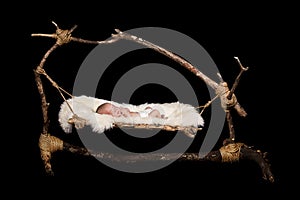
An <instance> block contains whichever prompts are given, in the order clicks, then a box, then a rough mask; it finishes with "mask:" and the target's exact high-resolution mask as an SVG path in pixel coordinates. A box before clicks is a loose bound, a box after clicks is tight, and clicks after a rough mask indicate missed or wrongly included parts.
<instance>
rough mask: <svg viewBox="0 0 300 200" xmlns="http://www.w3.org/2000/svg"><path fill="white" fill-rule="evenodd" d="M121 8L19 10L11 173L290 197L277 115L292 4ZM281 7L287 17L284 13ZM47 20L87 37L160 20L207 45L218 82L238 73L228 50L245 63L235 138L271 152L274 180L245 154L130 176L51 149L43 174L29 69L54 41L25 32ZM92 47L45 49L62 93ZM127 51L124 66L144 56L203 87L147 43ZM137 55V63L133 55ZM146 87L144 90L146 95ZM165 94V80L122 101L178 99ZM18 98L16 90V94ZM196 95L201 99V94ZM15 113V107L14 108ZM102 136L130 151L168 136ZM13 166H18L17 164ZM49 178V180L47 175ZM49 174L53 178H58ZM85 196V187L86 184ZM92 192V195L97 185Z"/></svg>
mask: <svg viewBox="0 0 300 200" xmlns="http://www.w3.org/2000/svg"><path fill="white" fill-rule="evenodd" d="M125 5H126V6H129V8H130V9H125V7H124V9H122V8H121V9H120V6H121V5H120V4H119V3H116V4H115V5H114V4H112V5H106V4H103V5H99V6H95V5H92V4H85V3H83V4H82V5H79V6H76V9H74V8H73V7H72V6H71V7H66V8H65V9H58V8H55V7H53V8H52V7H50V5H49V6H48V5H43V6H39V5H38V6H36V7H35V9H33V11H32V12H30V14H28V15H24V19H26V20H24V21H23V20H21V21H22V22H23V23H22V24H23V26H24V27H25V28H24V30H25V34H24V35H23V37H24V39H25V45H22V46H21V47H20V48H21V49H22V50H21V51H22V52H23V53H22V55H24V56H25V57H26V60H25V65H24V66H22V69H21V71H19V74H18V75H21V76H18V77H20V78H19V79H18V80H20V84H19V86H18V91H20V92H19V94H22V95H25V97H26V100H23V103H24V104H26V106H23V107H22V109H24V111H26V112H27V114H26V115H24V116H22V120H21V121H22V122H26V124H25V125H24V127H26V131H22V133H21V135H20V137H19V135H18V137H17V138H19V139H20V141H19V142H21V144H20V146H19V147H22V150H19V149H17V152H18V154H16V155H19V154H20V152H22V153H21V155H19V156H18V157H19V159H17V158H18V157H17V158H16V159H13V160H15V162H16V163H18V164H16V165H14V167H15V168H14V169H15V170H14V173H11V175H16V177H19V178H21V177H22V179H23V177H24V176H25V179H23V180H27V178H29V180H30V179H32V180H38V182H37V183H41V184H42V183H43V184H45V183H46V182H48V180H49V179H50V180H51V181H49V182H48V183H51V184H52V183H53V185H55V184H58V183H60V184H62V185H64V184H65V185H77V186H78V185H79V186H92V185H93V186H95V185H97V186H99V190H100V187H102V186H104V185H109V186H112V187H113V188H114V187H115V188H120V187H122V186H128V185H132V187H131V189H130V190H131V191H135V187H137V186H140V187H143V186H145V188H144V189H141V191H143V192H144V194H148V193H154V194H157V193H155V192H161V193H162V194H167V195H168V194H172V193H173V194H175V195H176V194H177V193H181V194H182V193H186V194H188V193H192V194H196V195H200V196H201V195H211V197H214V196H215V195H221V196H223V197H228V196H231V195H236V194H237V193H240V192H242V193H243V194H244V195H246V196H248V195H249V196H250V195H253V196H256V195H257V196H259V195H263V194H266V195H274V196H275V195H282V194H284V195H288V194H289V193H288V192H287V188H288V187H287V186H288V182H287V176H286V175H285V172H286V167H287V166H289V165H293V164H288V163H290V161H288V160H289V159H288V158H284V155H285V154H286V148H285V147H283V146H285V145H286V144H285V143H286V142H285V141H286V140H287V139H286V137H287V136H284V134H288V130H289V128H290V126H289V124H291V123H292V122H291V121H290V120H289V115H284V114H282V112H283V111H285V110H287V109H286V108H288V110H289V109H290V108H293V106H292V105H291V104H287V103H286V100H287V99H286V98H287V97H286V96H289V94H290V93H288V91H289V87H288V86H289V85H286V83H287V81H291V80H290V79H289V78H287V77H288V75H287V73H286V72H287V71H291V70H290V69H289V68H290V67H291V66H290V65H289V59H288V57H289V55H290V54H289V52H290V50H289V49H288V48H287V46H286V44H288V43H290V42H292V41H291V35H292V34H293V31H292V29H293V28H294V27H295V24H293V23H292V22H293V19H294V17H293V12H289V9H290V7H285V6H282V5H266V6H264V5H257V4H246V5H240V6H232V5H218V4H217V3H216V4H215V5H209V6H208V5H204V4H203V5H201V4H200V5H198V6H196V5H188V4H186V5H180V6H176V7H172V6H170V7H168V6H164V7H163V6H162V5H160V4H153V5H147V4H145V5H142V4H141V5H138V4H134V8H133V7H132V5H131V4H130V3H128V4H126V3H125ZM172 5H173V4H172ZM52 6H53V5H52ZM114 6H118V7H119V9H118V10H116V9H115V8H114ZM223 6H224V7H223ZM225 6H227V7H225ZM45 7H47V11H46V9H45V10H44V9H43V8H45ZM121 7H122V6H121ZM147 8H149V9H147ZM283 12H286V13H288V14H282V13H283ZM51 21H55V22H56V23H57V24H58V25H59V27H60V28H62V29H69V28H71V27H73V26H74V25H78V27H77V29H76V30H75V31H74V32H73V36H74V37H80V38H84V39H90V40H103V39H106V38H108V37H109V36H110V34H111V33H113V32H114V29H115V28H118V29H120V30H124V31H125V30H129V29H133V28H139V27H163V28H169V29H173V30H176V31H179V32H181V33H183V34H186V35H187V36H189V37H191V38H193V39H194V40H196V41H197V42H198V43H199V44H201V45H202V46H203V47H204V48H205V49H206V51H207V52H208V53H209V54H210V56H211V57H212V59H213V60H214V62H215V63H216V65H217V66H218V68H219V70H220V72H221V74H222V76H223V79H224V80H225V81H227V82H228V83H229V85H232V83H233V82H234V79H235V77H236V76H237V74H238V72H239V68H238V65H237V63H236V61H235V60H234V59H233V57H234V56H238V57H239V58H240V60H241V62H242V63H243V64H244V65H245V66H248V67H249V70H248V71H247V72H245V73H244V74H243V76H242V79H241V81H240V84H239V86H238V88H237V90H236V95H237V97H238V100H239V102H240V104H241V105H242V106H243V107H244V108H245V109H246V111H247V112H248V116H247V117H246V118H240V117H239V116H238V115H236V114H235V113H233V121H234V126H235V128H236V139H237V141H241V142H244V143H246V144H247V145H250V146H254V147H255V148H257V149H260V150H261V151H263V152H268V153H269V160H270V163H271V164H272V168H271V169H272V171H273V173H274V176H275V183H274V184H271V183H269V182H266V181H265V180H263V179H262V174H261V171H260V168H259V167H258V165H256V164H255V163H252V162H248V161H242V162H239V163H233V164H217V163H204V162H174V163H172V164H171V165H169V166H167V167H166V168H163V169H161V170H158V171H154V172H151V173H144V174H132V173H124V172H119V171H116V170H114V169H111V168H109V167H107V166H105V165H103V164H102V163H100V162H99V161H97V160H95V159H93V158H86V157H82V156H78V155H74V154H71V153H67V152H59V153H57V154H55V155H53V158H52V167H53V170H54V172H55V177H54V178H49V177H47V176H46V175H45V172H44V168H43V164H42V161H41V159H40V155H39V149H38V138H39V134H40V132H41V130H42V112H41V107H40V97H39V93H38V90H37V88H36V85H35V80H34V75H33V71H32V70H33V69H34V68H35V67H36V66H37V65H38V63H39V62H40V60H41V58H42V56H43V55H44V53H45V52H46V51H47V50H48V49H49V48H50V47H51V46H52V45H53V44H54V40H53V39H50V38H40V37H31V36H30V34H31V33H53V32H54V31H55V27H54V25H53V24H52V23H51ZM18 23H20V22H18ZM94 47H95V46H94V45H88V44H79V43H70V44H67V45H65V46H63V47H61V48H59V49H57V50H56V51H55V52H54V53H53V54H51V56H50V57H49V58H48V60H47V62H46V66H45V69H46V71H47V73H48V74H49V75H50V76H51V77H52V78H53V79H54V80H55V81H56V82H58V83H59V85H60V86H62V87H63V88H64V89H66V90H67V91H72V87H73V82H74V79H75V77H76V73H77V70H78V68H79V67H80V65H81V62H82V61H83V60H84V59H85V57H86V56H87V55H88V53H89V52H90V51H91V50H92V49H93V48H94ZM135 53H136V54H132V55H129V56H130V58H127V60H126V59H125V61H126V62H127V61H128V62H129V63H127V64H128V67H130V66H131V67H132V66H133V65H137V64H141V63H143V62H145V63H147V61H156V62H161V63H165V64H169V65H171V66H172V67H174V68H176V69H178V70H181V72H182V73H183V74H185V76H186V77H187V79H189V80H190V81H191V82H192V84H193V86H194V87H195V88H196V89H199V90H200V91H202V92H205V91H206V90H205V87H203V82H202V81H201V80H200V79H197V78H195V76H194V75H192V74H190V73H189V72H187V71H185V70H183V69H181V66H179V65H177V64H176V63H174V62H171V61H169V60H168V59H167V58H164V57H163V56H161V55H159V54H157V53H154V52H151V51H149V50H145V51H139V52H135ZM135 58H136V60H133V59H135ZM130 62H132V63H130ZM23 64H24V62H23ZM115 67H116V66H115ZM115 69H117V68H113V69H112V72H111V73H116V72H115V71H113V70H115ZM124 72H125V71H124ZM113 77H115V74H114V75H113V74H111V75H110V74H109V73H108V74H107V79H108V80H107V81H104V82H105V84H107V88H108V89H107V91H99V93H97V94H96V95H97V97H99V98H109V95H110V93H109V92H111V91H110V90H109V88H112V87H113V84H112V83H110V82H109V79H110V78H113ZM283 77H284V78H283ZM166 78H167V77H166ZM285 79H288V80H287V81H286V80H285ZM21 80H22V82H21ZM23 80H25V81H23ZM43 81H44V82H43V83H44V86H45V91H46V95H47V100H48V102H49V103H50V104H51V106H50V110H49V117H50V120H51V125H50V133H51V134H53V135H56V136H58V137H60V138H62V139H64V140H66V141H68V142H71V143H74V144H80V139H79V138H78V135H77V133H76V132H73V133H72V134H69V135H66V134H65V133H64V132H63V131H62V130H61V128H60V127H59V125H58V122H57V113H58V111H59V105H60V104H61V103H62V99H61V97H60V96H59V93H58V92H57V91H56V89H55V88H54V87H52V86H51V85H50V84H49V82H48V81H47V80H46V79H44V78H43ZM112 82H113V81H112ZM20 87H21V88H20ZM154 90H156V91H154ZM157 90H158V91H157ZM145 91H148V92H147V93H145ZM168 92H169V91H168V90H166V89H165V88H163V87H157V86H155V87H151V86H145V87H144V88H142V89H141V90H139V91H137V92H136V94H135V95H133V97H132V102H130V103H133V104H138V103H143V101H148V102H151V101H152V102H160V103H163V102H171V101H173V100H176V99H174V98H175V97H174V96H172V94H171V93H169V94H170V95H166V93H167V94H168ZM154 94H155V95H154ZM206 95H207V94H206ZM18 96H19V97H20V95H18ZM283 99H284V100H283ZM202 100H203V102H204V103H205V102H206V100H207V99H202ZM17 110H18V111H19V107H18V109H17ZM17 132H19V131H17ZM17 134H19V133H17ZM109 134H111V135H112V136H110V137H113V138H114V140H116V141H117V142H119V143H121V145H124V146H126V148H129V149H130V148H132V145H136V149H135V148H133V150H137V151H139V150H141V149H142V150H145V149H147V148H151V146H152V145H154V146H159V145H161V143H163V142H165V141H167V140H168V139H170V138H171V136H172V134H173V133H169V132H167V134H170V135H171V136H170V135H168V136H162V137H161V138H159V139H161V140H151V142H153V144H151V143H149V142H146V145H144V144H145V143H143V142H142V141H132V140H127V139H128V138H124V136H122V135H121V136H120V137H121V139H120V137H119V135H120V131H118V130H112V131H109ZM227 134H228V130H227V126H226V124H224V130H223V132H222V135H221V137H220V141H218V143H217V144H216V146H215V149H217V148H218V147H220V145H221V142H222V140H223V139H224V138H226V137H227ZM24 136H25V137H24ZM201 139H203V136H201V135H200V136H197V138H196V139H195V143H193V144H192V146H191V148H190V149H189V151H191V152H197V150H198V149H199V148H200V144H201ZM138 142H141V144H139V143H138ZM282 143H284V144H282ZM24 144H25V146H24ZM23 146H24V148H23ZM143 148H145V149H143ZM283 150H285V151H283ZM22 158H23V159H22ZM20 160H22V161H20ZM15 162H13V163H15ZM20 163H22V164H21V165H20ZM289 178H290V177H289ZM53 179H54V180H55V181H54V182H52V181H53ZM57 179H58V181H56V180H57ZM45 180H46V181H45ZM149 183H150V184H149ZM60 184H59V185H60ZM117 186H118V187H117ZM149 190H150V191H149ZM90 193H93V192H92V191H90ZM95 193H98V192H97V191H95Z"/></svg>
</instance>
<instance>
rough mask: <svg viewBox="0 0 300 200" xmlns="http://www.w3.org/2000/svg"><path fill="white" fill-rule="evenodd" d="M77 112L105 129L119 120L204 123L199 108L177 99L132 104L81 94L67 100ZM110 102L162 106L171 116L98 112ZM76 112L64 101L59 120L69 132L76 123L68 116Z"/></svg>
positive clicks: (134, 107) (137, 107)
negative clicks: (114, 114)
mask: <svg viewBox="0 0 300 200" xmlns="http://www.w3.org/2000/svg"><path fill="white" fill-rule="evenodd" d="M67 101H68V103H69V105H70V106H71V108H72V109H73V111H74V113H75V114H76V115H78V116H79V117H81V118H83V119H85V120H86V123H87V124H86V125H90V126H91V127H92V129H93V131H94V132H97V133H103V132H104V131H105V130H107V129H110V128H112V127H113V124H114V123H115V122H116V123H126V124H157V125H170V126H183V127H186V126H188V127H190V126H192V127H200V126H203V125H204V120H203V118H202V117H201V115H200V114H199V113H198V111H197V110H196V109H195V108H194V107H193V106H191V105H189V104H183V103H179V102H174V103H163V104H157V103H149V104H148V103H145V104H141V105H132V104H125V103H117V102H114V101H107V100H104V99H98V98H95V97H88V96H84V95H83V96H77V97H74V98H71V99H68V100H67ZM105 102H109V103H112V104H114V105H116V106H123V107H126V108H129V110H131V111H140V110H144V109H145V108H146V107H147V106H150V107H152V108H155V109H158V110H159V111H160V113H161V114H164V115H165V116H166V117H167V119H160V118H150V117H148V118H141V117H134V118H133V117H131V118H126V117H112V116H111V115H104V114H103V115H101V114H98V113H96V109H97V107H98V106H99V105H101V104H103V103H105ZM72 116H73V113H72V112H71V110H70V108H69V106H68V105H67V103H66V102H64V103H62V104H61V107H60V111H59V123H60V125H61V127H62V129H63V130H64V131H65V132H66V133H70V132H71V131H72V125H71V124H69V123H68V120H69V119H70V118H72Z"/></svg>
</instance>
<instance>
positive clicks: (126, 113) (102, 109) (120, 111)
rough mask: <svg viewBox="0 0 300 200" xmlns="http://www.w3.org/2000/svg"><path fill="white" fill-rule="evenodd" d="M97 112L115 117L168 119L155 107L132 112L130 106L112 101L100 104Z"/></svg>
mask: <svg viewBox="0 0 300 200" xmlns="http://www.w3.org/2000/svg"><path fill="white" fill-rule="evenodd" d="M96 112H97V113H98V114H107V115H111V116H113V117H121V116H123V117H141V118H146V117H156V118H162V119H166V117H165V116H164V115H161V113H160V112H159V111H158V110H157V109H153V108H151V107H149V106H148V107H146V108H145V110H142V111H139V112H132V111H130V110H129V109H128V108H124V107H118V106H115V105H113V104H111V103H104V104H101V105H100V106H98V108H97V110H96Z"/></svg>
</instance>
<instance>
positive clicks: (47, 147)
mask: <svg viewBox="0 0 300 200" xmlns="http://www.w3.org/2000/svg"><path fill="white" fill-rule="evenodd" d="M39 146H40V149H41V151H42V152H50V153H53V152H55V151H59V150H63V141H62V140H61V139H59V138H57V137H54V136H51V135H49V134H41V136H40V139H39Z"/></svg>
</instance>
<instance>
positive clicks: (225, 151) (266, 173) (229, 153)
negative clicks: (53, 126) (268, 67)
mask: <svg viewBox="0 0 300 200" xmlns="http://www.w3.org/2000/svg"><path fill="white" fill-rule="evenodd" d="M53 24H54V25H55V27H56V32H55V33H53V34H42V33H35V34H32V35H31V36H33V37H50V38H53V39H56V42H55V44H54V45H53V46H52V47H51V48H50V49H49V50H48V51H47V52H46V53H45V55H44V56H43V58H42V59H41V61H40V63H39V65H38V66H37V67H36V69H35V70H34V74H35V81H36V84H37V88H38V91H39V94H40V97H41V107H42V112H43V130H42V132H41V136H40V140H39V147H40V150H41V158H42V160H43V162H44V165H45V170H46V173H47V175H54V172H53V171H52V168H51V154H52V153H54V152H56V151H62V150H65V151H69V152H72V153H77V154H81V155H85V156H91V155H93V156H96V157H97V156H98V157H99V156H102V158H109V159H113V160H115V161H129V160H135V161H137V160H143V159H147V160H152V159H154V160H157V159H162V158H164V159H172V158H174V155H178V154H164V155H162V154H160V155H154V154H153V155H151V156H150V157H149V156H148V157H141V156H138V157H124V156H118V155H112V154H110V153H101V154H97V153H93V152H91V151H88V150H87V149H85V148H82V147H78V146H76V145H72V144H69V143H67V142H64V141H63V140H61V139H59V138H57V137H55V136H52V135H51V134H50V133H48V130H49V125H50V120H49V118H48V107H49V103H47V100H46V94H45V92H44V88H43V84H42V80H41V77H40V76H41V75H44V76H45V77H46V78H47V79H48V80H49V81H50V82H51V83H52V85H53V86H54V87H56V88H57V89H58V90H59V92H60V89H61V88H60V87H59V86H58V85H57V84H56V83H55V82H54V81H53V80H52V79H51V78H50V77H49V76H48V75H47V73H46V72H45V70H44V65H45V62H46V60H47V58H48V57H49V55H50V54H51V53H52V52H53V51H54V50H55V49H57V48H58V47H60V46H62V45H64V44H67V43H69V42H79V43H85V44H111V43H114V42H117V41H119V40H130V41H133V42H136V43H139V44H142V45H144V46H146V47H148V48H150V49H153V50H155V51H157V52H159V53H161V54H163V55H165V56H167V57H169V58H170V59H172V60H174V61H176V62H177V63H179V64H180V65H181V66H183V67H185V68H186V69H188V70H189V71H191V72H192V73H193V74H195V75H196V76H197V77H198V78H200V79H201V80H202V81H204V82H205V83H206V84H207V85H209V86H210V87H211V88H212V89H214V90H215V92H216V94H217V96H218V97H219V98H220V101H221V106H222V108H223V109H224V111H225V112H226V119H227V122H228V127H229V138H228V139H225V140H224V142H223V146H222V147H221V148H220V149H219V150H217V151H212V152H210V153H209V154H208V155H206V156H205V157H204V158H203V159H200V158H199V155H197V154H187V153H185V154H182V156H181V157H180V159H182V160H202V161H217V162H235V161H238V160H239V159H250V160H254V161H255V162H257V163H258V165H259V166H260V167H261V169H262V174H263V178H264V179H266V180H268V181H270V182H274V176H273V174H272V172H271V170H270V165H269V163H268V161H267V159H266V158H265V156H264V155H265V154H262V153H261V152H260V151H259V150H253V149H251V148H249V147H248V146H247V145H246V144H244V143H236V142H235V131H234V127H233V121H232V117H231V113H230V112H231V110H232V109H234V110H236V111H237V113H238V114H239V115H240V116H242V117H246V115H247V113H246V111H245V110H244V109H243V108H242V106H241V105H240V104H239V102H238V100H237V97H236V96H235V94H234V91H235V89H236V88H237V86H238V83H239V80H240V78H241V75H242V73H243V72H245V71H247V70H248V67H243V65H242V64H241V62H240V60H239V59H238V57H235V59H236V60H237V61H238V63H239V66H240V69H241V70H240V73H239V74H238V76H237V77H236V80H235V82H234V84H233V86H232V88H231V89H229V86H228V84H227V83H226V82H224V81H223V79H222V77H221V75H219V76H220V80H221V81H220V83H216V82H215V81H213V80H212V79H210V78H209V77H207V76H206V75H205V74H203V73H202V72H201V71H199V70H198V69H197V68H196V67H194V66H193V65H192V64H191V63H189V62H188V61H186V60H184V59H183V58H181V57H180V56H178V55H175V54H174V53H172V52H170V51H168V50H166V49H164V48H162V47H160V46H157V45H155V44H153V43H151V42H149V41H146V40H144V39H142V38H139V37H137V36H134V35H131V34H128V33H125V32H122V31H120V30H119V29H115V31H116V33H115V34H112V39H109V40H104V41H91V40H85V39H81V38H75V37H72V35H71V33H72V32H73V31H74V30H75V28H77V26H74V27H73V28H71V29H70V30H63V29H60V28H59V27H58V25H57V24H56V23H55V22H53ZM208 105H209V104H208ZM120 125H121V126H125V127H126V125H124V124H119V126H120ZM116 126H118V124H116ZM131 128H132V127H131ZM134 128H149V126H148V127H145V125H141V126H140V127H134ZM150 128H157V127H150ZM159 128H166V127H159ZM168 129H170V130H171V129H172V131H174V128H172V127H169V128H168V127H167V128H166V130H168ZM177 130H180V131H184V130H183V129H180V128H178V129H177ZM175 157H176V156H175Z"/></svg>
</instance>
